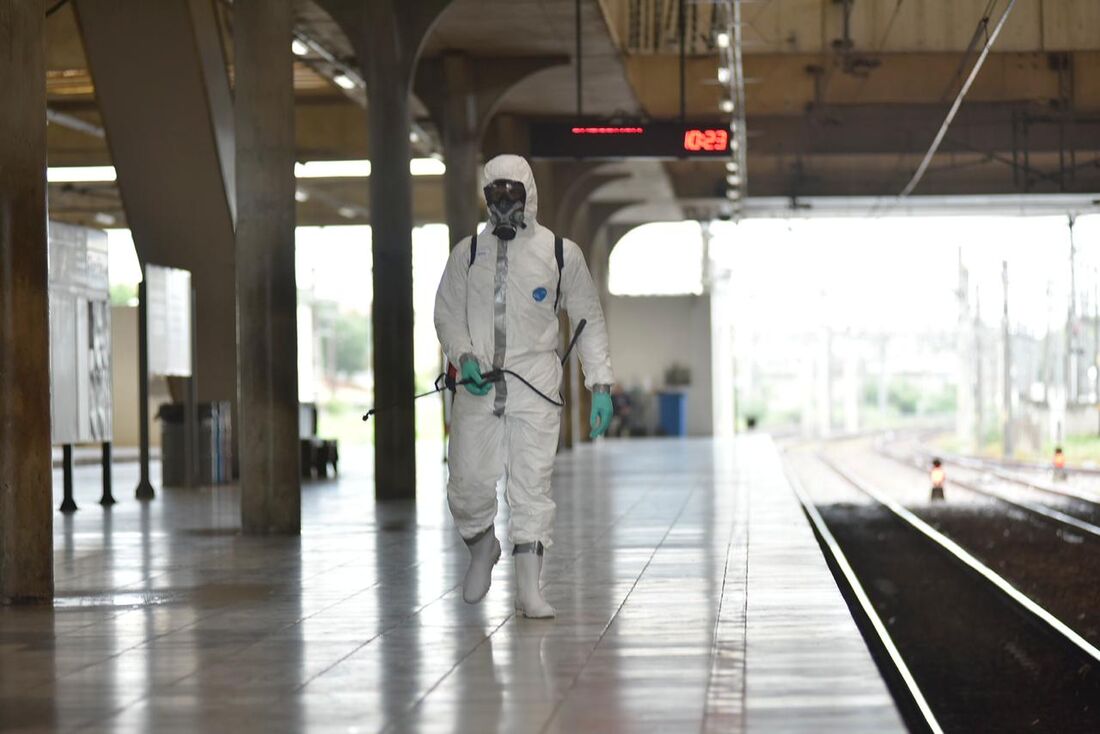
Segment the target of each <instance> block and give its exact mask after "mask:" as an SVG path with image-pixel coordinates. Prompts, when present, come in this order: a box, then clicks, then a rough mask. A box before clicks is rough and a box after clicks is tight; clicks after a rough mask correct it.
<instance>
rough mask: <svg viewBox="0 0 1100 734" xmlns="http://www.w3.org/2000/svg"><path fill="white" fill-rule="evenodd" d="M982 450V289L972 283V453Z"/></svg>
mask: <svg viewBox="0 0 1100 734" xmlns="http://www.w3.org/2000/svg"><path fill="white" fill-rule="evenodd" d="M981 450H982V289H981V285H979V284H977V283H975V284H974V453H975V454H978V453H980V452H981Z"/></svg>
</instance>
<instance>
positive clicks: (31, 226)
mask: <svg viewBox="0 0 1100 734" xmlns="http://www.w3.org/2000/svg"><path fill="white" fill-rule="evenodd" d="M44 17H45V16H44V14H43V11H42V6H41V5H40V4H39V3H29V2H24V1H23V0H0V90H3V91H2V96H3V100H4V101H3V107H4V112H3V114H0V172H2V175H0V601H48V600H49V599H50V598H52V596H53V496H52V493H51V489H52V488H51V479H52V476H51V475H52V471H53V469H52V462H51V458H50V337H49V316H48V314H49V295H48V294H49V286H48V283H49V276H48V270H47V268H48V264H47V263H48V259H47V249H46V62H45V36H44V28H43V19H44Z"/></svg>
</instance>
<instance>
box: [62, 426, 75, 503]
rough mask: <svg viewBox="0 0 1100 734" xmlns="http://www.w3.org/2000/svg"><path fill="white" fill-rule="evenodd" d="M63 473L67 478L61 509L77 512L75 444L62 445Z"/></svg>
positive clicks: (65, 478)
mask: <svg viewBox="0 0 1100 734" xmlns="http://www.w3.org/2000/svg"><path fill="white" fill-rule="evenodd" d="M61 456H62V459H61V466H62V470H61V471H62V475H63V476H64V480H65V498H64V499H63V500H61V511H62V512H65V513H68V512H76V509H77V508H76V500H74V499H73V445H72V444H70V443H67V444H65V445H64V446H62V447H61Z"/></svg>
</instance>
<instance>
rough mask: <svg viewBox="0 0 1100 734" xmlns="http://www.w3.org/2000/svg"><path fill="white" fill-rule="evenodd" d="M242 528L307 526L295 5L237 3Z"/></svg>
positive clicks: (263, 0) (288, 530)
mask: <svg viewBox="0 0 1100 734" xmlns="http://www.w3.org/2000/svg"><path fill="white" fill-rule="evenodd" d="M233 11H234V12H233V48H234V54H235V59H234V65H235V68H236V88H235V94H234V106H235V113H236V132H237V145H236V150H237V161H236V171H237V177H236V181H237V184H236V189H237V262H239V263H241V265H242V267H240V268H238V269H237V370H238V379H237V387H238V404H239V409H238V414H239V416H240V432H239V435H240V440H239V445H240V473H241V525H242V526H243V528H244V531H245V533H250V534H264V533H285V534H296V533H298V532H299V530H300V528H301V478H300V477H301V475H300V472H299V461H300V451H299V443H298V357H297V355H298V344H297V284H296V281H295V272H294V206H295V204H294V70H293V62H292V55H291V51H290V41H291V37H292V31H293V26H294V13H293V8H292V5H291V0H237V1H236V2H235V3H234V5H233Z"/></svg>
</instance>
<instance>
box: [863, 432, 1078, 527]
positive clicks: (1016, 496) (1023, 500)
mask: <svg viewBox="0 0 1100 734" xmlns="http://www.w3.org/2000/svg"><path fill="white" fill-rule="evenodd" d="M879 453H880V454H881V455H882V456H885V457H886V458H888V459H891V460H893V461H895V462H897V463H899V464H901V465H902V466H904V467H907V468H909V469H912V470H914V471H917V472H920V473H921V474H924V473H925V467H926V466H928V465H929V464H930V462H931V460H932V454H931V453H929V452H927V451H923V450H916V451H913V452H911V453H909V454H908V455H906V454H899V453H898V452H897V451H894V450H891V449H888V448H885V447H880V448H879ZM941 461H942V459H941ZM944 464H945V466H946V467H947V468H950V467H956V468H958V467H960V466H962V465H960V464H956V463H953V462H951V461H950V460H948V461H945V462H944ZM967 476H968V477H969V475H967ZM994 476H995V477H996V478H997V479H998V480H1000V481H1002V482H1007V483H1009V484H1015V485H1017V486H1019V487H1023V488H1025V490H1027V492H1026V493H1025V494H1024V495H1023V496H1021V494H1020V493H1019V492H1015V493H1014V492H1011V491H1005V490H1004V487H1003V486H1000V487H997V488H994V487H991V486H990V485H989V483H987V482H983V481H982V477H981V476H979V477H976V478H969V479H967V480H963V479H959V478H958V476H957V474H956V473H954V472H952V473H949V474H948V483H949V485H950V486H954V487H961V488H962V489H964V490H966V491H968V492H974V493H976V494H980V495H984V496H986V497H990V498H992V499H994V500H996V501H998V502H1004V503H1006V504H1009V505H1012V506H1014V507H1016V508H1018V509H1021V510H1024V511H1025V512H1030V513H1033V514H1035V515H1041V516H1042V517H1045V518H1047V519H1048V520H1052V521H1054V522H1056V523H1060V524H1062V525H1065V526H1068V527H1070V528H1073V529H1074V530H1076V531H1080V532H1083V533H1086V534H1088V535H1090V536H1093V537H1096V538H1100V501H1098V500H1096V499H1093V498H1088V497H1085V496H1082V495H1080V494H1079V493H1075V492H1073V491H1072V490H1069V491H1059V490H1057V489H1055V488H1049V487H1044V486H1038V485H1037V484H1033V483H1031V482H1028V481H1026V480H1023V479H1016V478H1013V477H1011V476H1000V475H998V474H994ZM1032 490H1038V491H1039V492H1040V493H1046V494H1047V495H1053V496H1055V497H1056V498H1058V500H1060V502H1059V503H1058V505H1056V506H1052V505H1050V504H1048V503H1046V502H1042V501H1040V500H1039V499H1038V498H1035V497H1028V496H1026V495H1027V494H1029V493H1030V494H1033V495H1034V494H1035V492H1033V491H1032Z"/></svg>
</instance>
